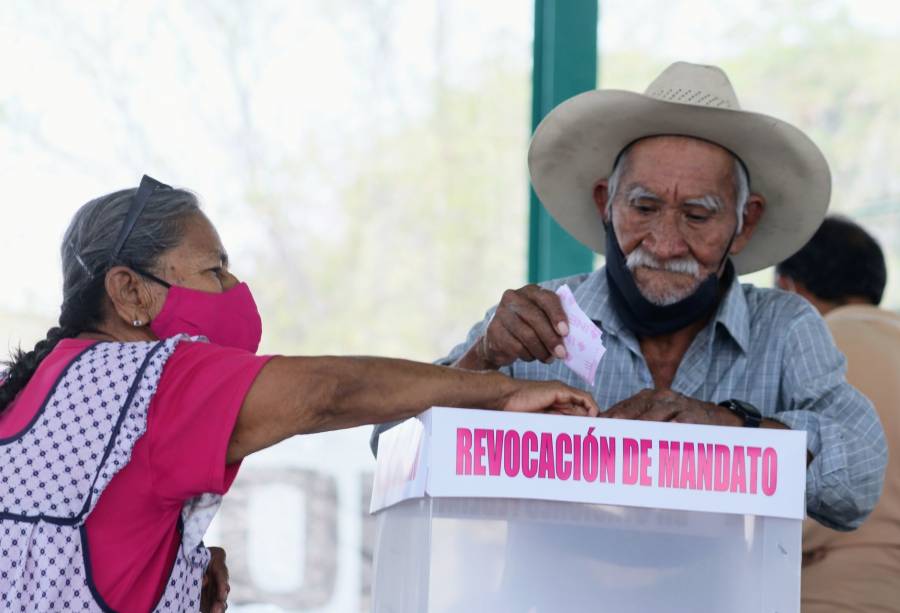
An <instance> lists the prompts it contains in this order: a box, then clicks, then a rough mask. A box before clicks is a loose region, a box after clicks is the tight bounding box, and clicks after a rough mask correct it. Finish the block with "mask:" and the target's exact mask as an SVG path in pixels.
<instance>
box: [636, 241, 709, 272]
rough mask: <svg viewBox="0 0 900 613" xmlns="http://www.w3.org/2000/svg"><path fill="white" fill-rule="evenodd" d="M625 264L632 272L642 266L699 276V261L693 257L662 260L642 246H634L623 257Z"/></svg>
mask: <svg viewBox="0 0 900 613" xmlns="http://www.w3.org/2000/svg"><path fill="white" fill-rule="evenodd" d="M625 264H626V265H627V266H628V270H630V271H632V272H634V269H635V268H640V267H644V268H650V269H655V270H665V271H667V272H677V273H680V274H683V275H690V276H692V277H694V278H695V279H699V278H700V263H699V262H697V260H695V259H694V258H692V257H690V256H686V257H683V258H674V259H671V260H666V261H665V262H662V261H660V260H658V259H657V258H655V257H654V256H653V255H651V254H650V253H648V252H647V251H646V250H645V249H644V248H643V247H635V248H634V250H633V251H632V252H631V253H629V254H628V257H627V258H626V259H625Z"/></svg>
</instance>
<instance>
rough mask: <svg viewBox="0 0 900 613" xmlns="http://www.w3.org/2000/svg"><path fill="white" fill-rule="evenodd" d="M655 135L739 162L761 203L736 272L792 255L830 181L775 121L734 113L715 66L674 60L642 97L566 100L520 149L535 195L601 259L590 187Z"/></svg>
mask: <svg viewBox="0 0 900 613" xmlns="http://www.w3.org/2000/svg"><path fill="white" fill-rule="evenodd" d="M663 134H670V135H681V136H691V137H695V138H701V139H704V140H707V141H710V142H713V143H716V144H718V145H721V146H722V147H724V148H726V149H728V150H729V151H731V152H732V153H734V154H735V155H737V156H738V157H739V158H740V159H741V161H742V162H743V163H744V165H745V167H746V168H747V171H748V173H749V175H750V189H751V191H752V192H754V193H757V194H760V195H761V196H763V197H764V198H765V199H766V209H765V212H764V213H763V216H762V219H761V220H760V222H759V225H758V226H757V228H756V232H755V233H754V235H753V238H752V239H751V241H750V242H749V243H748V244H747V246H746V247H745V248H744V250H743V251H741V253H739V254H738V255H736V256H733V257H732V260H733V261H734V265H735V268H736V269H737V272H738V273H739V274H743V273H748V272H753V271H756V270H760V269H762V268H765V267H767V266H771V265H773V264H776V263H777V262H780V261H782V260H784V259H785V258H787V257H788V256H790V255H792V254H793V253H794V252H795V251H797V250H798V249H799V248H800V247H802V246H803V245H804V244H805V243H806V241H807V240H808V239H809V238H810V237H811V236H812V235H813V233H814V232H815V231H816V229H817V228H818V227H819V224H820V223H821V222H822V219H823V218H824V217H825V213H826V211H827V210H828V200H829V198H830V195H831V174H830V172H829V170H828V162H826V161H825V156H823V155H822V152H821V151H820V150H819V148H818V147H816V145H815V144H814V143H813V142H812V140H810V139H809V137H808V136H806V135H805V134H804V133H803V132H801V131H800V130H799V129H797V128H795V127H794V126H792V125H790V124H788V123H786V122H783V121H781V120H779V119H775V118H774V117H769V116H767V115H761V114H759V113H751V112H748V111H742V110H741V107H740V104H739V103H738V99H737V96H736V95H735V93H734V89H733V88H732V87H731V83H730V82H729V80H728V76H727V75H726V74H725V73H724V72H723V71H722V70H721V69H720V68H717V67H715V66H700V65H697V64H688V63H686V62H676V63H675V64H672V65H671V66H669V67H668V68H666V69H665V70H664V71H663V73H662V74H661V75H659V76H658V77H657V78H656V80H655V81H653V83H651V84H650V87H648V88H647V91H646V92H644V93H643V94H638V93H636V92H629V91H622V90H594V91H590V92H585V93H583V94H579V95H577V96H575V97H573V98H569V99H568V100H566V101H565V102H563V103H562V104H560V105H559V106H557V107H556V108H555V109H553V110H552V111H551V112H550V113H549V114H548V115H547V116H546V117H545V118H544V120H543V121H542V122H541V123H540V125H539V126H538V127H537V130H535V133H534V137H533V138H532V140H531V147H530V148H529V151H528V168H529V171H530V173H531V182H532V184H533V185H534V190H535V192H536V193H537V195H538V198H540V199H541V202H543V203H544V206H545V207H546V208H547V210H548V211H549V212H550V215H552V216H553V218H554V219H555V220H556V221H557V222H559V224H560V225H561V226H562V227H564V228H565V229H566V230H568V232H569V233H570V234H571V235H572V236H574V237H575V238H576V239H578V240H579V241H580V242H581V243H583V244H584V245H586V246H588V247H589V248H591V249H593V250H594V251H596V252H597V253H603V251H604V247H605V232H604V230H603V224H602V221H601V219H600V215H599V213H598V212H597V207H596V205H595V203H594V198H593V193H594V186H595V185H596V184H597V182H598V181H599V180H601V179H604V178H608V177H609V175H610V174H612V170H613V163H614V162H615V160H616V156H617V155H618V154H619V152H621V151H622V149H624V148H625V147H627V146H628V145H629V144H631V143H633V142H634V141H636V140H638V139H641V138H644V137H647V136H658V135H663Z"/></svg>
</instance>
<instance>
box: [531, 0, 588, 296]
mask: <svg viewBox="0 0 900 613" xmlns="http://www.w3.org/2000/svg"><path fill="white" fill-rule="evenodd" d="M598 2H599V0H535V3H534V69H533V70H534V72H533V77H532V79H533V84H532V92H533V93H532V96H533V97H532V131H533V130H534V128H536V127H537V125H538V124H539V123H540V122H541V119H543V118H544V116H545V115H546V114H547V113H548V112H549V111H550V110H551V109H552V108H553V107H555V106H556V105H557V104H559V103H560V102H562V101H563V100H565V99H567V98H571V97H572V96H574V95H575V94H580V93H581V92H584V91H588V90H591V89H594V88H596V87H597V18H598ZM529 210H530V217H529V241H528V280H529V282H531V283H536V282H538V281H544V280H547V279H553V278H556V277H565V276H568V275H574V274H577V273H581V272H589V271H590V270H591V268H592V265H593V260H594V253H593V252H592V251H591V250H590V249H588V248H587V247H584V246H583V245H582V244H581V243H579V242H578V241H576V240H575V239H574V238H572V237H571V236H569V234H568V233H567V232H566V231H565V230H563V229H562V228H561V227H560V226H559V224H557V223H556V222H555V221H553V219H552V218H551V217H550V215H549V214H547V211H546V210H544V207H543V206H542V205H541V203H540V201H539V200H538V199H537V196H536V195H535V193H534V190H531V204H530V209H529Z"/></svg>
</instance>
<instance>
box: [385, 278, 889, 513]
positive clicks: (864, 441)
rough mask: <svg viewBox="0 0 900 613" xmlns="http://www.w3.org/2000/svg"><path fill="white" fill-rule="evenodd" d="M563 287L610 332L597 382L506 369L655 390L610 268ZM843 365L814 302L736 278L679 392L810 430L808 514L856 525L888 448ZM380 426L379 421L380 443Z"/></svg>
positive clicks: (611, 393)
mask: <svg viewBox="0 0 900 613" xmlns="http://www.w3.org/2000/svg"><path fill="white" fill-rule="evenodd" d="M563 284H568V285H569V287H570V288H571V289H572V291H573V293H574V294H575V299H576V300H577V302H578V304H579V306H580V307H581V308H582V309H583V310H584V312H585V313H586V314H587V315H588V316H589V317H590V318H591V319H593V320H594V321H595V323H597V324H598V325H599V327H600V328H601V329H602V330H603V333H604V337H603V340H604V344H605V345H606V354H605V355H604V356H603V359H602V360H601V362H600V367H599V368H598V370H597V378H596V381H595V385H594V386H593V387H590V386H588V385H587V384H586V383H584V381H582V380H581V379H579V378H578V377H577V376H576V375H575V374H574V373H573V372H572V371H571V370H569V368H568V367H566V366H565V364H563V363H562V362H561V361H559V360H555V361H554V362H552V363H551V364H543V363H542V362H537V361H535V362H522V361H517V362H514V363H513V364H511V365H510V366H507V367H505V368H503V369H502V371H503V372H505V373H506V374H508V375H510V376H513V377H516V378H521V379H537V380H548V379H557V380H560V381H563V382H565V383H567V384H569V385H571V386H573V387H577V388H580V389H585V390H588V391H590V392H592V393H593V395H594V398H595V399H596V401H597V404H598V405H600V407H601V409H605V408H608V407H611V406H612V405H614V404H615V403H617V402H619V401H620V400H624V399H625V398H629V397H631V396H633V395H634V394H636V393H638V392H639V391H641V390H642V389H645V388H652V387H653V377H652V376H651V374H650V370H649V369H648V368H647V363H646V362H645V361H644V357H643V355H642V354H641V349H640V345H639V343H638V340H637V338H635V336H634V335H633V334H632V333H631V331H629V330H628V329H627V328H625V326H624V325H623V323H622V321H621V320H620V319H619V317H618V316H617V314H616V312H615V310H614V309H613V307H612V305H611V304H610V300H609V294H608V292H607V281H606V274H605V270H604V269H602V268H601V269H600V270H597V271H595V272H593V273H591V274H585V275H578V276H573V277H569V278H567V279H556V280H553V281H547V282H545V283H542V284H541V286H542V287H544V288H546V289H549V290H555V289H556V288H558V287H559V286H561V285H563ZM495 308H496V307H494V308H492V309H491V310H489V311H488V313H487V315H486V317H485V318H484V320H482V321H481V322H479V323H478V324H476V325H475V326H474V327H473V328H472V329H471V331H470V332H469V335H468V337H467V339H466V341H465V342H464V343H462V344H460V345H457V346H456V347H455V348H454V349H453V350H452V351H451V352H450V354H449V355H448V356H447V357H446V358H443V359H442V360H439V361H438V363H440V364H451V363H453V362H455V361H456V360H457V359H459V358H460V357H461V356H462V355H463V353H465V351H466V350H467V349H468V348H469V347H470V346H471V345H472V343H474V342H475V341H476V340H477V339H478V338H479V337H480V336H481V335H482V333H483V332H484V330H485V328H486V327H487V324H488V323H489V322H490V319H491V317H492V316H493V313H494V309H495ZM844 371H845V360H844V356H843V355H842V354H841V353H840V352H839V351H838V349H837V348H836V347H835V345H834V341H833V340H832V338H831V334H830V333H829V332H828V329H827V328H826V326H825V323H824V322H823V321H822V318H821V317H820V316H819V315H818V313H817V312H816V311H815V310H814V309H813V308H812V307H811V306H810V305H809V303H807V302H806V301H805V300H804V299H802V298H800V297H799V296H796V295H794V294H788V293H785V292H782V291H779V290H769V289H760V288H756V287H753V286H752V285H741V284H740V283H739V282H738V281H737V279H735V281H734V282H733V283H732V286H731V287H730V288H729V290H728V292H727V293H726V295H725V298H724V299H723V300H722V302H721V304H720V305H719V308H718V310H717V312H716V315H715V318H714V319H712V320H711V321H710V323H709V324H707V325H706V326H705V327H704V328H703V329H702V330H701V331H700V333H699V334H697V336H696V338H694V340H693V342H692V343H691V346H690V347H689V348H688V350H687V353H685V355H684V358H683V359H682V361H681V364H680V366H679V367H678V371H677V373H676V375H675V380H674V381H673V382H672V389H673V390H674V391H676V392H679V393H681V394H684V395H686V396H691V397H694V398H698V399H700V400H704V401H708V402H721V401H723V400H727V399H729V398H737V399H740V400H744V401H746V402H749V403H751V404H752V405H754V406H755V407H757V408H758V409H759V410H760V412H761V413H762V414H763V416H764V417H770V418H772V419H775V420H777V421H780V422H781V423H783V424H785V425H787V426H789V427H790V428H793V429H796V430H806V432H807V445H808V448H809V451H810V452H811V453H812V455H813V461H812V462H811V463H810V465H809V467H808V470H807V482H806V503H807V512H808V513H809V515H810V516H812V517H814V518H815V519H817V520H819V521H820V522H822V523H823V524H825V525H827V526H830V527H833V528H836V529H842V530H849V529H852V528H855V527H857V526H859V524H861V523H862V521H863V519H865V517H866V516H867V515H868V514H869V512H870V511H871V510H872V508H873V507H874V506H875V503H876V502H877V501H878V497H879V496H880V494H881V486H882V481H883V477H884V468H885V465H886V463H887V446H886V444H885V440H884V432H883V430H882V427H881V422H880V421H879V419H878V416H877V415H876V413H875V410H874V408H873V407H872V404H871V403H870V402H869V401H868V400H867V399H866V398H865V396H863V395H862V394H860V393H859V392H858V391H857V390H856V389H855V388H853V387H852V386H850V384H848V383H847V381H846V379H845V378H844ZM381 430H382V427H379V428H376V431H375V433H374V435H373V444H374V443H375V442H376V440H375V439H377V436H378V434H379V433H380V431H381Z"/></svg>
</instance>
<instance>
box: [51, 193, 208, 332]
mask: <svg viewBox="0 0 900 613" xmlns="http://www.w3.org/2000/svg"><path fill="white" fill-rule="evenodd" d="M136 192H137V190H135V189H125V190H121V191H118V192H113V193H112V194H108V195H106V196H101V197H100V198H96V199H94V200H91V201H90V202H88V203H87V204H85V205H84V206H82V207H81V208H80V209H78V211H77V212H76V213H75V216H74V217H73V218H72V221H71V223H70V224H69V227H68V229H67V230H66V233H65V235H64V237H63V242H62V247H61V248H60V255H61V257H62V269H63V302H62V308H61V309H60V311H61V314H60V323H61V324H63V325H65V324H64V320H71V319H74V320H75V321H80V322H90V323H96V322H97V320H98V319H99V317H100V316H101V314H100V313H99V312H97V311H96V307H98V306H99V305H94V307H95V308H94V309H91V310H92V311H94V312H91V313H85V312H82V313H76V312H73V309H74V307H75V306H76V305H75V303H76V302H83V298H84V297H85V296H84V294H85V292H86V291H87V290H88V288H90V287H91V286H93V285H97V283H98V282H99V283H101V284H102V283H103V277H104V276H105V275H106V271H108V270H109V269H110V268H111V267H112V266H115V265H118V264H124V265H126V266H132V267H137V268H140V269H142V270H152V269H154V268H155V267H156V264H157V260H158V259H159V257H160V255H162V254H163V253H164V252H165V251H168V250H169V249H171V248H173V247H175V246H176V245H177V244H178V243H179V242H180V241H181V238H182V236H183V234H184V232H183V228H182V223H183V221H184V220H185V218H187V217H189V216H191V215H194V214H196V213H199V211H200V206H199V204H198V202H197V197H196V196H195V195H194V194H192V193H191V192H189V191H186V190H180V189H157V190H156V191H155V192H154V193H153V194H152V195H151V196H150V198H149V199H148V201H147V206H146V207H145V208H144V210H143V212H142V213H141V216H140V217H139V218H138V221H137V223H136V224H135V226H134V229H133V230H132V231H131V234H130V235H129V236H128V239H127V240H126V241H125V244H124V245H123V246H122V249H121V251H120V252H119V255H118V256H117V257H116V260H115V261H110V256H111V253H112V251H113V248H114V246H115V242H116V239H117V238H118V237H119V232H120V231H121V230H122V225H123V224H124V223H125V217H126V215H127V214H128V209H129V208H130V206H131V203H132V202H133V200H134V196H135V194H136ZM79 315H80V316H79ZM73 316H74V317H73Z"/></svg>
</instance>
